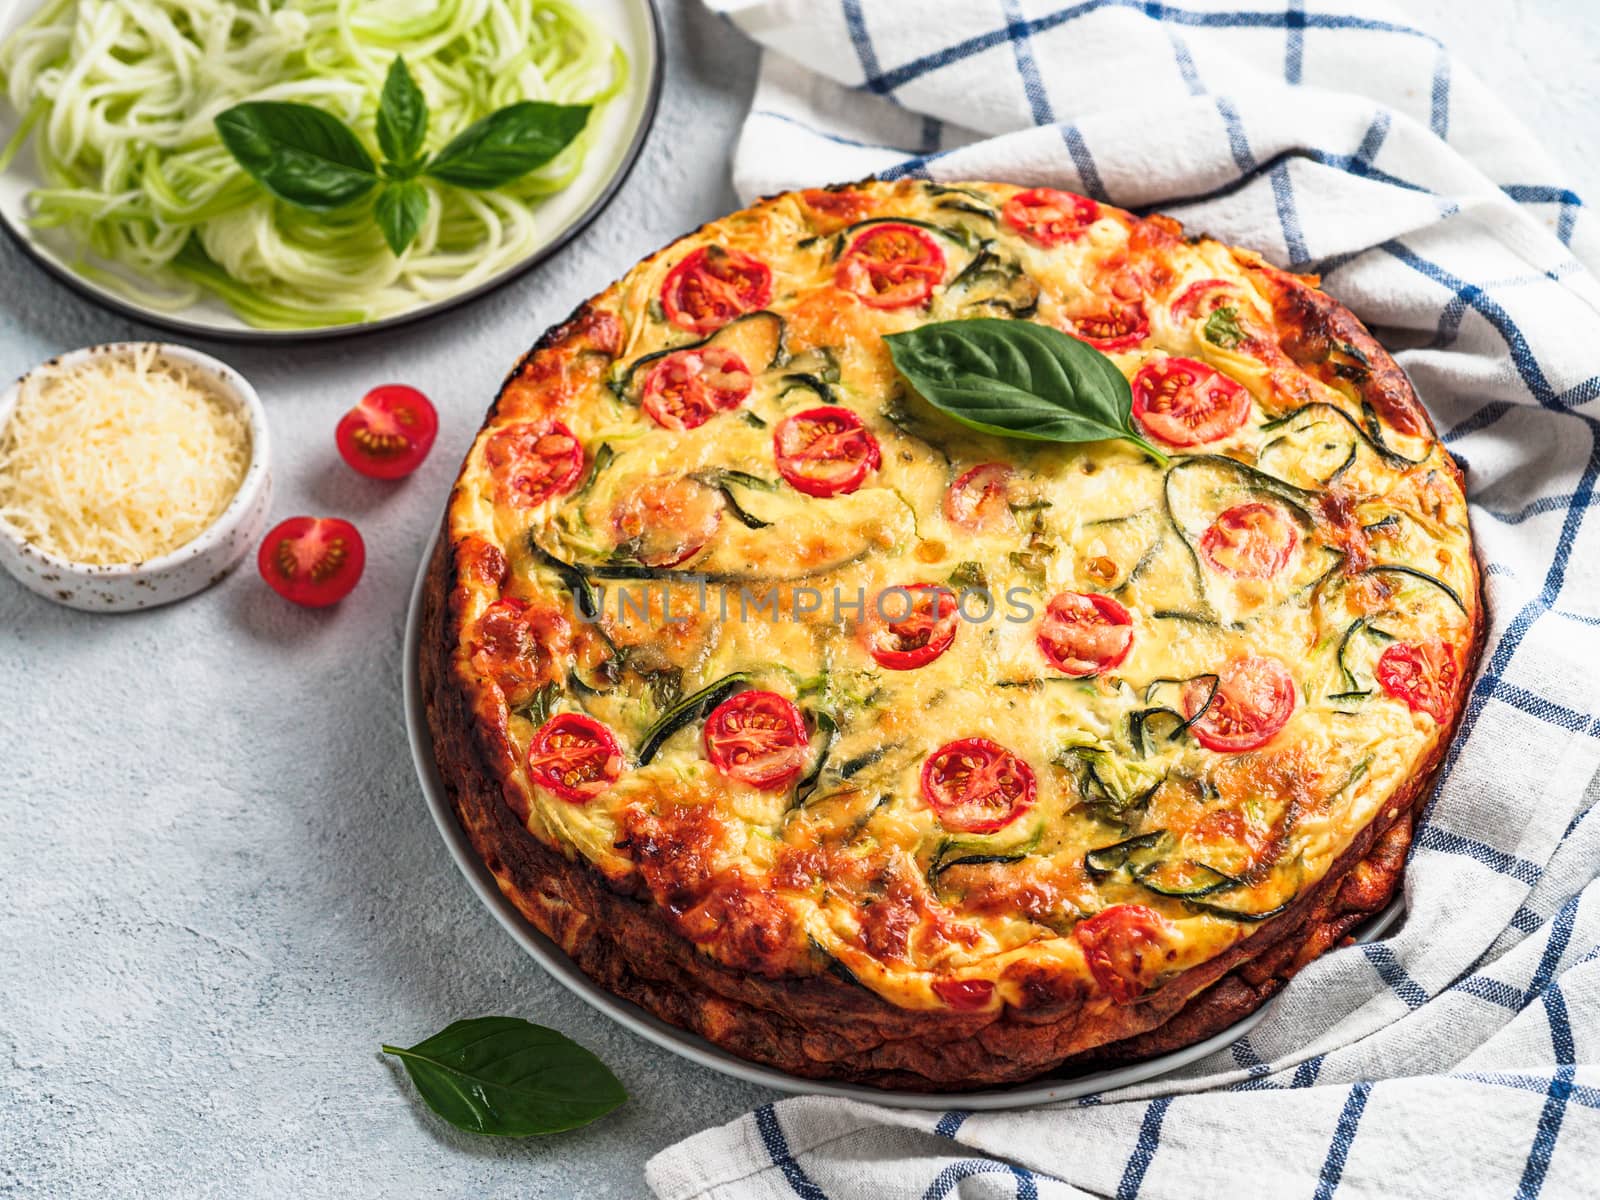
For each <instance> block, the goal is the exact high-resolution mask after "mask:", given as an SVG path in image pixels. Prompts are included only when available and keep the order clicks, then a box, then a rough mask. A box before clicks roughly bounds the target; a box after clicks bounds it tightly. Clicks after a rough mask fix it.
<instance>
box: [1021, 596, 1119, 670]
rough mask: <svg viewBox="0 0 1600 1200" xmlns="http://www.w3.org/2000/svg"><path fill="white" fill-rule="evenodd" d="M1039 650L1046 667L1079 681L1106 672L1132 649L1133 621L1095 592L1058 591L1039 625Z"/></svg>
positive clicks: (1046, 607) (1116, 603) (1047, 606)
mask: <svg viewBox="0 0 1600 1200" xmlns="http://www.w3.org/2000/svg"><path fill="white" fill-rule="evenodd" d="M1037 638H1038V642H1039V649H1040V650H1041V651H1042V652H1043V653H1044V656H1045V658H1047V659H1049V661H1050V665H1051V666H1052V667H1054V668H1055V669H1056V670H1058V671H1061V672H1064V673H1065V674H1068V675H1074V676H1078V677H1079V678H1083V677H1086V676H1089V675H1098V674H1100V673H1101V672H1102V671H1109V670H1111V668H1112V667H1115V666H1117V665H1119V664H1120V663H1121V662H1122V660H1123V659H1125V658H1127V657H1128V651H1129V650H1130V649H1131V648H1132V646H1133V618H1132V617H1131V616H1129V615H1128V610H1127V609H1126V608H1124V607H1122V605H1121V604H1120V603H1118V602H1117V601H1116V600H1114V599H1112V598H1111V597H1110V596H1103V595H1101V594H1100V593H1099V592H1060V593H1058V594H1057V595H1055V596H1052V597H1051V599H1050V603H1049V604H1047V605H1046V606H1045V610H1044V620H1042V621H1040V622H1039V632H1038V634H1037Z"/></svg>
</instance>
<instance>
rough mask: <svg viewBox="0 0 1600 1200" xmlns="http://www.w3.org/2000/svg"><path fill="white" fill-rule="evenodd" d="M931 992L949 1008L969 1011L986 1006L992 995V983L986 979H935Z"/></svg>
mask: <svg viewBox="0 0 1600 1200" xmlns="http://www.w3.org/2000/svg"><path fill="white" fill-rule="evenodd" d="M933 994H934V995H936V996H938V997H939V999H941V1000H943V1001H944V1002H945V1003H946V1004H948V1005H949V1006H950V1007H951V1008H959V1009H962V1010H965V1011H971V1010H972V1009H975V1008H984V1007H987V1005H988V1003H989V997H991V996H993V995H994V984H992V983H990V982H989V980H987V979H935V980H934V981H933Z"/></svg>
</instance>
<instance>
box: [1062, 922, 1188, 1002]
mask: <svg viewBox="0 0 1600 1200" xmlns="http://www.w3.org/2000/svg"><path fill="white" fill-rule="evenodd" d="M1166 932H1167V922H1166V920H1165V918H1163V917H1162V916H1161V914H1160V913H1158V912H1156V911H1155V910H1154V909H1152V908H1146V907H1145V906H1144V905H1143V904H1113V905H1112V906H1111V907H1110V908H1107V909H1104V910H1102V911H1101V912H1098V913H1096V914H1095V915H1094V916H1092V917H1090V918H1089V919H1088V920H1087V921H1080V922H1078V925H1077V927H1076V928H1074V929H1073V931H1072V936H1073V937H1075V938H1076V939H1077V940H1078V945H1079V946H1080V947H1082V949H1083V958H1084V961H1085V962H1086V963H1087V964H1088V966H1089V973H1090V974H1091V975H1093V976H1094V981H1095V982H1096V983H1098V984H1099V985H1100V989H1101V990H1102V991H1103V992H1105V994H1106V995H1108V996H1110V997H1111V999H1112V1000H1113V1001H1115V1002H1116V1003H1118V1004H1128V1003H1130V1002H1131V1001H1134V1000H1137V999H1138V998H1139V997H1140V996H1141V995H1143V994H1144V990H1145V988H1146V987H1148V986H1149V984H1150V981H1151V979H1152V978H1153V977H1154V976H1155V975H1156V974H1157V973H1158V972H1159V971H1160V970H1161V969H1162V967H1164V966H1165V965H1166V952H1165V950H1164V949H1163V942H1164V941H1165V940H1166V939H1165V934H1166Z"/></svg>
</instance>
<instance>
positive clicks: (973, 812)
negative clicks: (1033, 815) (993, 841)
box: [922, 737, 1035, 833]
mask: <svg viewBox="0 0 1600 1200" xmlns="http://www.w3.org/2000/svg"><path fill="white" fill-rule="evenodd" d="M1034 788H1035V782H1034V777H1033V768H1032V767H1030V766H1029V765H1028V764H1027V763H1025V762H1023V761H1022V759H1020V758H1018V757H1017V756H1016V755H1015V754H1013V753H1011V751H1009V750H1007V749H1006V748H1005V747H1004V746H1002V745H1000V744H999V743H998V742H991V741H990V740H989V739H988V738H981V737H979V738H961V739H959V740H958V741H954V742H946V743H945V744H944V745H942V746H940V747H939V748H938V749H937V750H935V751H934V752H933V753H932V754H930V755H929V756H928V757H927V759H926V760H925V761H924V762H923V764H922V798H923V800H925V801H926V802H927V804H928V806H929V807H930V808H932V809H933V810H934V812H936V813H938V814H939V821H940V823H941V824H942V825H943V826H944V827H945V828H946V829H948V830H950V831H952V832H954V833H993V832H994V831H995V830H997V829H1004V828H1005V827H1006V826H1007V825H1009V824H1011V822H1013V821H1015V820H1016V819H1017V818H1018V817H1020V816H1021V815H1022V814H1023V813H1025V812H1027V811H1028V810H1029V809H1030V808H1032V807H1033V799H1034Z"/></svg>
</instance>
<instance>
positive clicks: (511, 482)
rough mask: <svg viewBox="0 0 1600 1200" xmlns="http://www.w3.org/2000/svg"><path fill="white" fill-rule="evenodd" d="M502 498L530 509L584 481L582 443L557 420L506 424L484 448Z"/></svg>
mask: <svg viewBox="0 0 1600 1200" xmlns="http://www.w3.org/2000/svg"><path fill="white" fill-rule="evenodd" d="M483 456H484V458H485V459H486V460H488V463H489V469H490V471H491V472H492V473H493V474H494V478H495V482H497V483H498V484H499V485H500V491H501V495H502V496H503V497H504V498H505V499H507V500H509V501H510V502H511V504H513V505H515V506H516V507H518V508H532V507H534V506H535V505H539V504H543V503H544V502H545V501H546V500H549V499H551V498H552V497H554V496H561V495H565V494H566V493H567V492H570V491H571V490H572V489H573V488H575V487H577V486H578V482H579V480H581V479H582V478H583V464H584V458H583V444H582V443H581V442H579V441H578V439H577V437H576V435H574V434H573V432H572V430H570V429H568V428H567V427H566V426H565V425H563V424H562V423H561V422H560V421H552V422H550V423H549V424H548V425H507V426H506V427H505V428H504V429H501V430H499V431H498V432H496V433H495V435H494V436H493V437H491V438H490V439H489V441H488V444H487V445H485V446H484V448H483Z"/></svg>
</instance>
